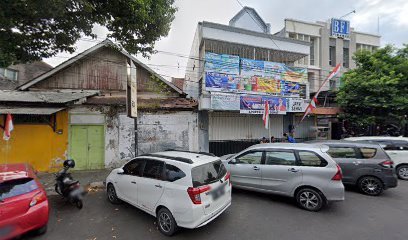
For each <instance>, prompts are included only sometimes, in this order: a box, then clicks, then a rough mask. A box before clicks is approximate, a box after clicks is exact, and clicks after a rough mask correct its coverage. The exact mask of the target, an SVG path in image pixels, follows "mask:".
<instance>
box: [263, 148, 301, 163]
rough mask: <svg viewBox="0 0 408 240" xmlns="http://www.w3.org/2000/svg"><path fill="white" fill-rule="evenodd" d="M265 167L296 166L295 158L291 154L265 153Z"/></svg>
mask: <svg viewBox="0 0 408 240" xmlns="http://www.w3.org/2000/svg"><path fill="white" fill-rule="evenodd" d="M265 155H266V160H265V164H266V165H296V157H295V154H294V153H293V152H280V151H279V152H278V151H276V152H273V151H268V152H265Z"/></svg>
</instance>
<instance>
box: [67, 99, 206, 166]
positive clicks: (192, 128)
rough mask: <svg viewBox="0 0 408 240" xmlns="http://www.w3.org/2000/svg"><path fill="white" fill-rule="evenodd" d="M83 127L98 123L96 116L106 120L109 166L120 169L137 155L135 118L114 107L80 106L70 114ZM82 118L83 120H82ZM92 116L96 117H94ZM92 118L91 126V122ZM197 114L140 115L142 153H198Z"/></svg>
mask: <svg viewBox="0 0 408 240" xmlns="http://www.w3.org/2000/svg"><path fill="white" fill-rule="evenodd" d="M70 114H72V115H75V117H74V118H75V119H78V118H80V120H81V122H80V124H85V125H86V124H95V123H94V118H95V117H98V116H100V117H104V119H105V122H104V123H103V124H104V125H105V130H106V131H105V167H118V166H121V165H122V164H123V163H125V162H126V161H127V160H129V159H131V158H133V157H134V154H135V132H134V119H132V118H129V117H127V115H126V114H125V113H124V112H122V111H119V112H116V109H115V108H112V109H111V108H110V107H82V106H81V107H76V108H74V109H72V110H71V111H70ZM80 116H82V117H80ZM90 116H92V118H90ZM87 119H89V123H88V122H87ZM98 119H100V118H99V117H98ZM197 135H198V126H197V113H196V112H192V111H182V112H162V111H160V112H154V113H147V112H139V118H138V140H139V141H138V149H139V154H145V153H151V152H157V151H163V150H166V149H184V150H191V151H198V137H197Z"/></svg>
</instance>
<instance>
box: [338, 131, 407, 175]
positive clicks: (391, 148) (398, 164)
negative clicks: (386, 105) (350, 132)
mask: <svg viewBox="0 0 408 240" xmlns="http://www.w3.org/2000/svg"><path fill="white" fill-rule="evenodd" d="M344 140H348V141H368V142H375V143H378V144H380V145H381V146H382V147H383V148H384V150H385V152H386V153H387V154H388V155H389V156H390V158H391V160H392V161H393V162H394V167H395V169H396V173H397V176H398V178H399V179H403V180H408V137H387V136H385V137H382V136H366V137H350V138H345V139H344Z"/></svg>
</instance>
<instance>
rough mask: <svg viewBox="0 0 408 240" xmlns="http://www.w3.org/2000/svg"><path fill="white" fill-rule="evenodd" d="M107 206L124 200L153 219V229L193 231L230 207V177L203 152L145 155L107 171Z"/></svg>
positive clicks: (220, 164)
mask: <svg viewBox="0 0 408 240" xmlns="http://www.w3.org/2000/svg"><path fill="white" fill-rule="evenodd" d="M106 187H107V195H108V199H109V201H110V202H111V203H114V204H117V203H120V202H121V201H125V202H127V203H129V204H131V205H133V206H135V207H137V208H140V209H141V210H143V211H145V212H147V213H149V214H151V215H153V216H156V218H157V222H158V226H159V230H160V231H161V232H162V233H163V234H165V235H167V236H171V235H173V234H174V233H175V232H176V230H177V228H178V227H184V228H198V227H201V226H204V225H206V224H207V223H209V222H211V221H212V220H213V219H215V218H216V217H217V216H219V215H220V214H221V213H223V212H224V211H225V210H226V209H227V208H228V207H229V206H230V205H231V182H230V174H229V173H228V172H227V170H226V168H225V166H224V164H223V163H222V162H221V160H220V159H219V158H218V157H214V156H213V155H211V154H208V153H195V152H186V151H165V152H159V153H154V154H146V155H143V156H139V157H136V158H135V159H132V160H130V161H129V162H127V163H126V164H125V165H124V166H123V167H121V168H117V169H114V170H112V172H111V173H110V174H109V176H108V177H107V179H106Z"/></svg>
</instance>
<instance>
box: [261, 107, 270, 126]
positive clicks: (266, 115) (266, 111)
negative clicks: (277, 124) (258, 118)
mask: <svg viewBox="0 0 408 240" xmlns="http://www.w3.org/2000/svg"><path fill="white" fill-rule="evenodd" d="M262 120H263V124H264V126H265V128H266V129H268V128H269V102H268V100H265V109H264V114H263V116H262Z"/></svg>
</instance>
